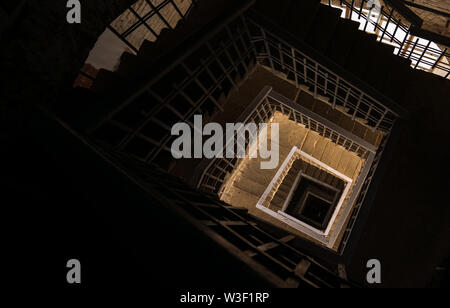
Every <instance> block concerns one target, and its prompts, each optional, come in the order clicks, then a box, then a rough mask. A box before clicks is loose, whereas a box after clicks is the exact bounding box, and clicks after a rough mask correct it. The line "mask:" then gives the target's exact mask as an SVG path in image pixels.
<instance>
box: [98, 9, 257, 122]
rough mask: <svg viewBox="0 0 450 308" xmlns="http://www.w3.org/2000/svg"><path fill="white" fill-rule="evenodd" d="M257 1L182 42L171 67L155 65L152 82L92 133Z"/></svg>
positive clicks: (171, 53) (163, 63) (171, 56)
mask: <svg viewBox="0 0 450 308" xmlns="http://www.w3.org/2000/svg"><path fill="white" fill-rule="evenodd" d="M255 1H256V0H245V1H244V3H242V4H241V5H240V6H239V7H238V8H236V9H235V10H233V12H229V13H228V14H226V15H225V16H222V17H221V18H219V19H218V20H214V21H212V22H211V23H210V24H208V25H207V26H206V27H204V28H203V29H201V30H199V31H198V32H197V33H194V34H192V35H191V36H189V37H187V38H185V40H184V41H182V42H180V44H179V45H178V46H179V47H180V46H182V45H184V46H185V47H186V48H174V49H173V50H171V51H169V52H168V53H167V54H166V55H165V56H164V58H165V59H174V60H173V61H171V62H170V65H167V62H166V61H157V62H156V63H155V67H154V68H153V69H152V71H154V72H157V73H156V74H151V76H152V77H151V78H150V80H148V81H147V82H146V83H145V84H144V85H143V86H141V87H139V89H138V90H137V91H135V92H134V93H133V95H131V96H129V97H126V99H125V100H123V101H122V103H121V104H120V105H119V106H117V107H116V108H115V109H114V110H112V111H111V112H109V113H108V115H107V116H106V117H105V118H104V119H103V120H102V121H100V122H99V123H98V124H97V125H96V126H95V127H94V128H92V129H91V131H94V130H96V129H97V128H99V127H100V126H101V125H103V124H104V123H105V122H106V121H108V120H109V119H110V118H111V117H112V116H113V115H115V114H116V113H117V112H118V111H120V110H122V109H123V108H124V107H125V106H127V105H128V104H129V103H130V102H132V101H133V100H135V99H136V98H138V97H139V96H140V95H142V94H143V93H144V92H146V91H147V90H148V89H149V88H150V87H151V86H152V85H153V84H155V83H156V82H157V81H158V80H160V79H161V78H163V76H165V75H167V74H168V73H169V72H170V71H172V70H173V69H175V68H176V67H177V66H179V65H180V64H181V63H183V61H185V60H186V59H187V58H188V57H189V56H190V55H192V54H193V53H194V52H195V51H196V50H198V48H200V47H201V46H202V45H204V44H205V43H206V42H208V41H209V40H210V39H211V38H213V37H214V36H215V35H216V34H217V33H219V32H220V31H221V30H222V29H223V27H224V25H227V24H228V23H229V22H231V21H232V20H234V19H236V18H237V17H238V16H240V15H242V14H243V12H245V11H246V10H248V8H250V7H251V6H252V5H253V4H254V3H255Z"/></svg>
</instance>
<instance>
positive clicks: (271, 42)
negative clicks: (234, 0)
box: [248, 18, 398, 133]
mask: <svg viewBox="0 0 450 308" xmlns="http://www.w3.org/2000/svg"><path fill="white" fill-rule="evenodd" d="M248 23H249V28H250V29H251V33H252V42H253V43H254V44H255V46H256V50H257V51H258V52H259V53H258V61H259V62H260V63H262V64H263V65H267V66H268V67H270V68H271V69H272V71H273V72H277V71H278V72H285V74H286V75H287V77H288V79H290V80H292V81H293V82H295V84H296V86H297V87H299V86H300V84H303V85H308V86H310V87H311V88H312V92H313V93H314V98H317V96H318V95H322V96H326V97H329V98H330V102H331V104H332V106H333V108H340V109H341V110H344V111H345V112H347V113H348V114H350V115H351V116H352V119H353V120H355V119H358V120H360V121H362V122H365V123H366V124H367V125H369V126H370V127H372V128H373V129H374V130H376V129H378V130H382V131H384V132H387V133H388V132H389V131H390V130H391V128H392V127H393V125H394V122H395V119H396V118H397V117H398V114H397V113H396V112H394V111H393V110H391V109H390V108H387V107H386V106H385V105H384V104H382V103H381V102H380V101H379V100H377V99H375V98H373V97H372V96H370V95H368V94H367V93H366V92H365V91H363V90H361V89H359V88H358V87H356V86H354V85H352V84H351V83H350V82H348V81H346V80H345V79H344V78H342V77H341V76H339V75H338V74H336V73H334V72H333V71H332V70H330V69H328V68H327V67H325V66H323V65H322V64H320V63H319V62H317V61H316V60H314V59H313V58H311V57H310V56H308V55H307V54H306V53H304V52H302V51H300V50H298V49H297V48H295V47H293V46H292V45H290V44H288V43H286V42H284V41H283V40H281V39H280V38H279V37H278V36H277V35H275V34H273V33H271V32H270V31H268V30H266V29H265V28H264V26H263V25H261V24H259V23H258V22H256V21H254V20H253V19H252V18H248Z"/></svg>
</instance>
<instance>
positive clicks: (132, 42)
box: [108, 0, 197, 53]
mask: <svg viewBox="0 0 450 308" xmlns="http://www.w3.org/2000/svg"><path fill="white" fill-rule="evenodd" d="M196 3H197V0H186V1H185V2H184V3H183V1H180V0H139V1H137V2H136V3H135V4H133V5H132V6H130V7H129V8H128V9H127V10H126V11H125V12H124V13H123V14H122V15H121V16H119V17H118V18H117V19H116V20H115V21H113V22H112V23H111V25H109V26H108V29H109V30H110V31H111V32H113V33H114V34H115V35H116V36H117V37H118V38H119V39H120V40H121V41H122V42H124V43H125V44H126V45H127V46H128V47H129V48H130V49H131V50H132V51H134V52H135V53H137V52H138V51H139V48H140V46H141V44H142V42H143V41H144V40H145V39H147V40H150V41H155V40H157V39H158V37H159V36H160V33H161V31H162V30H163V29H164V28H168V29H173V28H174V27H175V25H176V24H177V22H178V21H179V20H183V19H184V18H185V17H186V16H187V15H188V14H189V12H190V11H191V9H192V7H193V6H192V5H195V4H196ZM170 14H172V15H173V16H171V15H170ZM127 16H129V17H127ZM136 33H137V35H136Z"/></svg>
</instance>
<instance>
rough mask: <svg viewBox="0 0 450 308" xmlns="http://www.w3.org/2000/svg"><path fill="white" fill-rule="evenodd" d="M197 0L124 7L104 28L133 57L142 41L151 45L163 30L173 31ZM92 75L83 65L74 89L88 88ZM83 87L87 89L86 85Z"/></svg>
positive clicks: (145, 1)
mask: <svg viewBox="0 0 450 308" xmlns="http://www.w3.org/2000/svg"><path fill="white" fill-rule="evenodd" d="M197 1H198V0H185V1H184V2H183V1H181V0H139V1H136V2H135V3H134V4H133V5H131V6H130V7H128V9H127V10H125V12H123V13H122V14H121V15H120V16H119V17H118V18H116V19H115V20H114V21H113V22H112V23H111V24H110V25H108V27H107V29H108V30H109V31H111V32H112V33H113V34H114V35H115V36H116V37H117V38H118V39H119V40H120V41H121V42H123V43H124V44H125V46H126V47H127V48H128V50H129V51H130V52H131V53H134V54H137V53H138V52H139V48H140V47H141V45H142V43H143V42H144V41H145V40H148V41H151V42H154V41H156V40H157V39H158V38H159V36H160V35H161V31H162V30H164V29H174V27H175V26H176V25H177V23H178V22H179V21H181V20H184V19H186V18H187V16H188V15H189V14H190V12H191V11H192V9H193V8H194V7H195V5H197ZM124 51H125V50H124ZM95 79H96V76H95V75H93V74H91V73H90V72H89V71H87V70H85V67H84V66H83V67H82V68H81V69H80V74H79V76H78V77H77V79H76V80H75V84H74V86H82V87H87V88H90V87H91V86H92V84H93V82H94V81H95ZM86 85H87V86H86Z"/></svg>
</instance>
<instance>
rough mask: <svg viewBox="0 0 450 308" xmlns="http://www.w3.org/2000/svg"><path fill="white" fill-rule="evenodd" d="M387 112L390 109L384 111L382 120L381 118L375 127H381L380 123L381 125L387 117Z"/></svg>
mask: <svg viewBox="0 0 450 308" xmlns="http://www.w3.org/2000/svg"><path fill="white" fill-rule="evenodd" d="M387 113H388V111H387V110H385V111H384V114H383V115H382V116H381V118H380V120H379V121H378V123H377V124H376V125H375V129H378V127H380V125H381V123H383V121H384V118H385V117H386V115H387Z"/></svg>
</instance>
